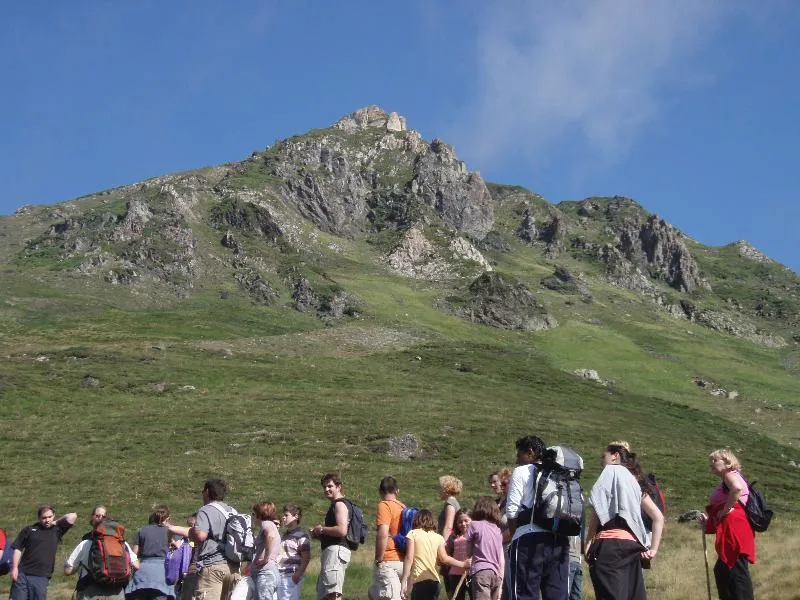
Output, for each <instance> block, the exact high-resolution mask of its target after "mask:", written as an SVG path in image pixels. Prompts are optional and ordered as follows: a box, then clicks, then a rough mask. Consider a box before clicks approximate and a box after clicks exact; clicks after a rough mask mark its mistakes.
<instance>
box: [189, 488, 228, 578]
mask: <svg viewBox="0 0 800 600" xmlns="http://www.w3.org/2000/svg"><path fill="white" fill-rule="evenodd" d="M231 510H232V509H231V507H230V506H228V505H227V504H225V503H224V502H211V503H209V504H206V505H204V506H203V508H201V509H200V510H198V511H197V523H196V524H195V527H197V529H198V530H200V531H202V532H204V533H207V534H208V537H207V538H206V541H205V542H203V543H202V544H201V545H200V549H199V550H198V551H197V567H198V568H201V567H207V566H209V565H215V564H217V563H221V562H225V561H226V558H225V554H224V551H225V543H224V539H223V537H224V533H225V521H227V520H228V517H227V515H229V514H230V513H231Z"/></svg>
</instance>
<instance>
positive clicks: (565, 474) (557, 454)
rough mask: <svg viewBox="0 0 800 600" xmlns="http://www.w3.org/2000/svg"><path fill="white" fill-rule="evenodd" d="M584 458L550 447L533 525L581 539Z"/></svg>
mask: <svg viewBox="0 0 800 600" xmlns="http://www.w3.org/2000/svg"><path fill="white" fill-rule="evenodd" d="M582 471H583V458H581V455H580V454H578V453H577V452H575V450H573V449H572V448H567V447H566V446H550V447H549V448H547V449H546V450H545V451H544V456H543V457H542V464H541V466H539V467H538V468H537V473H536V482H535V484H534V485H535V486H536V487H535V488H534V490H535V494H534V498H535V501H534V502H535V503H534V506H533V510H532V512H531V523H533V524H535V525H538V526H539V527H541V528H542V529H546V530H547V531H552V532H553V533H557V534H561V535H580V533H581V528H582V526H583V489H581V482H580V480H581V472H582Z"/></svg>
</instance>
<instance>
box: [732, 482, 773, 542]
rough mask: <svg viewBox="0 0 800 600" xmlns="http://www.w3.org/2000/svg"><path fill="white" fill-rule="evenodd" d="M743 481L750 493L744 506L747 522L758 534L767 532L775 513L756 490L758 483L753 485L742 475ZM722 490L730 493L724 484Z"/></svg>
mask: <svg viewBox="0 0 800 600" xmlns="http://www.w3.org/2000/svg"><path fill="white" fill-rule="evenodd" d="M742 479H744V482H745V483H746V484H747V491H748V496H747V504H745V505H744V512H745V513H746V514H747V520H748V521H750V526H751V527H752V528H753V531H755V532H756V533H761V532H762V531H766V530H767V528H768V527H769V523H770V521H772V515H773V514H774V513H773V512H772V510H771V509H770V508H769V506H767V499H766V498H764V495H763V494H762V493H761V492H760V491H759V490H757V489H756V488H755V485H756V483H757V482H756V481H753V482H752V483H751V482H749V481H747V479H746V478H745V477H744V475H742ZM722 489H723V490H725V492H728V490H729V489H730V488H729V487H728V486H727V485H725V484H724V483H723V484H722Z"/></svg>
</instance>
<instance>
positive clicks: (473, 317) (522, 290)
mask: <svg viewBox="0 0 800 600" xmlns="http://www.w3.org/2000/svg"><path fill="white" fill-rule="evenodd" d="M469 291H470V295H471V301H470V302H469V303H467V304H466V305H465V306H463V307H462V308H460V309H459V310H458V311H457V312H458V314H460V316H461V317H462V318H464V319H467V320H469V321H472V322H474V323H483V324H484V325H489V326H491V327H499V328H502V329H521V330H524V331H539V330H541V329H552V328H554V327H558V321H556V320H555V319H554V318H553V317H552V316H551V315H549V314H547V311H546V310H545V309H544V307H543V306H542V305H541V304H540V303H539V301H538V300H537V299H536V296H534V294H532V293H531V291H530V290H529V289H528V288H527V287H526V286H525V284H523V283H521V282H518V281H514V280H512V279H510V278H508V277H507V276H505V275H502V274H500V273H496V272H495V273H484V274H483V275H481V276H480V277H478V278H477V279H476V280H475V281H473V282H472V284H470V287H469Z"/></svg>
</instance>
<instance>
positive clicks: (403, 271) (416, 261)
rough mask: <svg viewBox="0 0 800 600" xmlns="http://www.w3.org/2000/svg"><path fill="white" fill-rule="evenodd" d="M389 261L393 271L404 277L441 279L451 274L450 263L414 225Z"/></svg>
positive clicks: (389, 257) (388, 258)
mask: <svg viewBox="0 0 800 600" xmlns="http://www.w3.org/2000/svg"><path fill="white" fill-rule="evenodd" d="M387 262H388V264H389V267H390V268H391V269H392V270H393V271H395V272H396V273H397V274H398V275H403V276H404V277H415V278H419V279H439V278H444V277H449V276H450V275H451V272H450V267H449V265H448V264H447V263H446V262H445V261H444V260H443V259H442V258H441V256H439V254H438V252H436V249H435V248H434V247H433V244H431V242H430V241H428V239H427V238H426V237H425V234H424V233H423V232H422V230H421V229H420V228H418V227H412V228H411V229H409V230H408V231H407V232H406V233H405V235H403V238H402V240H400V243H399V244H398V245H397V246H396V247H395V249H394V250H393V251H392V252H391V254H389V256H388V257H387Z"/></svg>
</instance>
